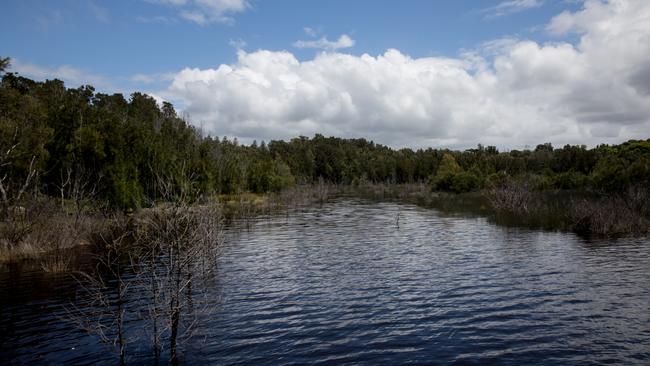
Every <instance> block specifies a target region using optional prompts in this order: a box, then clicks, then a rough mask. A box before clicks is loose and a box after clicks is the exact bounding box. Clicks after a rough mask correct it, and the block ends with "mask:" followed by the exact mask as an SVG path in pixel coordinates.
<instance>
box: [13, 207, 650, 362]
mask: <svg viewBox="0 0 650 366" xmlns="http://www.w3.org/2000/svg"><path fill="white" fill-rule="evenodd" d="M398 215H399V227H397V217H398ZM649 259H650V241H649V240H648V239H619V240H598V241H587V240H584V239H581V238H579V237H577V236H575V235H572V234H568V233H559V232H544V231H536V230H530V229H522V228H513V227H503V226H496V225H494V224H491V223H488V222H487V221H486V220H485V219H482V218H476V217H464V216H454V215H447V214H443V213H441V212H439V211H435V210H430V209H422V208H418V207H416V206H412V205H400V204H395V203H372V202H368V201H354V200H339V201H335V202H332V203H329V204H326V205H324V206H323V207H322V208H318V207H316V208H311V209H308V210H305V211H304V212H297V213H294V214H292V215H291V216H289V217H285V216H277V217H271V218H264V219H260V220H258V221H257V222H255V223H254V224H253V226H252V227H251V228H250V230H232V231H230V232H229V233H228V243H227V244H226V246H225V247H224V248H223V252H222V255H221V258H220V261H219V265H218V279H219V280H218V283H217V284H216V285H215V286H214V288H213V289H212V292H211V294H212V296H213V298H214V299H215V300H218V306H217V308H216V311H215V312H214V313H212V314H211V315H210V316H208V317H206V318H205V319H204V323H203V325H204V326H202V327H200V328H198V329H197V331H196V333H194V334H193V335H192V338H191V339H190V340H189V341H187V342H185V343H184V348H183V354H182V356H181V359H182V361H183V362H184V363H186V364H220V365H229V364H255V365H261V364H274V365H276V364H307V363H309V364H340V363H346V364H367V365H376V364H389V365H393V364H402V363H423V364H425V363H426V364H430V363H451V362H456V363H463V364H465V363H470V364H472V363H474V364H486V363H500V364H515V365H520V364H524V363H526V362H534V363H535V364H609V363H620V364H647V363H649V362H650V321H649V320H650V287H649V286H648V283H649V281H650V261H649ZM74 286H75V284H74V283H71V282H70V281H69V280H68V279H67V277H60V278H52V277H47V276H46V277H44V276H43V275H37V274H35V273H34V274H31V275H30V274H25V273H23V274H21V275H20V276H19V277H17V278H16V277H15V276H14V278H9V277H8V275H6V274H5V275H4V277H2V280H1V281H0V295H1V296H2V300H1V301H0V303H1V304H2V318H1V320H0V333H1V334H0V341H1V345H0V360H4V361H5V362H4V363H5V364H6V363H9V364H12V363H17V364H20V363H46V364H50V363H66V364H91V363H104V364H115V363H116V362H117V357H116V355H115V353H113V352H112V348H110V347H108V346H105V345H102V344H99V343H98V341H97V338H95V337H93V336H88V335H87V334H85V333H83V332H81V331H78V330H76V329H75V328H74V327H72V326H71V325H70V324H69V323H67V322H65V321H63V320H61V318H60V316H61V314H62V309H63V307H62V305H64V304H66V301H69V299H70V295H69V294H70V289H71V288H74ZM133 313H135V311H134V312H133ZM136 323H137V321H136V320H133V321H132V323H129V324H131V326H132V327H134V328H135V327H137V325H135V324H136ZM129 324H127V326H129ZM73 348H74V349H73ZM128 351H129V354H130V356H129V357H130V358H129V359H128V360H130V361H131V362H134V363H139V362H150V361H151V358H150V356H149V352H150V350H149V349H148V346H147V344H146V342H144V341H141V340H138V341H134V342H133V343H132V344H130V345H129V347H128Z"/></svg>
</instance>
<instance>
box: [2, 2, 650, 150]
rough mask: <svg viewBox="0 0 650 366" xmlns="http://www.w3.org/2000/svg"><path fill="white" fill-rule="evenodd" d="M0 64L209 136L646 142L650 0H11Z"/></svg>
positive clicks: (453, 142) (425, 142)
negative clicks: (179, 119)
mask: <svg viewBox="0 0 650 366" xmlns="http://www.w3.org/2000/svg"><path fill="white" fill-rule="evenodd" d="M2 7H3V11H2V12H0V56H9V57H11V58H12V59H13V67H12V69H10V71H13V72H18V73H20V74H22V75H25V76H29V77H33V78H36V79H39V80H44V79H47V78H55V77H56V78H61V79H63V80H64V81H66V82H67V83H68V85H69V86H71V87H72V86H78V85H80V84H85V83H89V84H93V85H95V86H96V87H97V89H98V90H102V91H107V92H124V93H126V94H128V93H130V92H132V91H135V90H141V91H145V92H148V93H151V94H152V95H154V96H155V97H156V98H158V99H165V100H169V101H172V102H173V103H174V104H175V105H176V106H177V107H178V109H180V110H182V111H183V112H184V113H186V115H188V116H189V120H190V122H191V123H194V124H196V125H201V126H202V127H203V129H204V131H207V132H209V133H211V134H213V135H215V136H224V135H226V136H230V137H238V139H239V140H240V141H244V142H250V141H253V140H258V141H260V140H270V139H288V138H292V137H295V136H299V135H304V136H312V135H313V134H315V133H322V134H324V135H334V136H340V137H366V138H369V139H372V140H374V141H376V142H380V143H384V144H388V145H390V146H394V147H405V146H408V147H427V146H432V147H452V148H469V147H473V146H476V144H478V143H482V144H484V145H497V146H499V147H502V148H523V147H526V146H535V145H536V144H538V143H542V142H552V143H553V144H554V145H563V144H566V143H570V144H587V145H590V146H593V145H595V144H598V143H603V142H604V143H618V142H621V141H625V140H627V139H631V138H643V139H646V138H649V137H650V1H648V0H584V1H577V0H571V1H569V0H555V1H553V0H506V1H470V0H466V1H453V2H451V1H449V2H438V1H428V0H427V1H424V0H422V1H415V0H414V1H394V2H388V1H386V2H377V1H374V0H358V1H343V0H328V1H318V2H317V1H301V0H293V1H291V0H288V1H268V0H267V1H262V0H258V1H255V0H121V1H100V0H95V1H90V0H88V1H84V0H61V1H46V0H40V1H38V0H7V1H5V2H4V3H3V5H2Z"/></svg>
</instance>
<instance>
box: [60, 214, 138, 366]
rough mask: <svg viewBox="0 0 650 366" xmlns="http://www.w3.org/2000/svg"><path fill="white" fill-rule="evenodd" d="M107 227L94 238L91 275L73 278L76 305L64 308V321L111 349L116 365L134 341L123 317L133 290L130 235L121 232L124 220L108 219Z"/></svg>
mask: <svg viewBox="0 0 650 366" xmlns="http://www.w3.org/2000/svg"><path fill="white" fill-rule="evenodd" d="M111 221H112V223H111V226H110V227H109V228H108V229H107V230H105V231H104V232H102V233H99V234H96V237H95V239H94V244H95V246H97V248H96V252H97V253H98V254H97V258H96V265H95V267H94V268H93V271H89V272H79V273H77V274H76V275H75V277H76V279H77V281H78V282H79V285H80V286H79V287H80V291H79V294H78V296H77V299H76V302H75V303H73V304H71V305H70V306H68V307H67V309H66V310H67V314H68V319H69V320H71V321H73V322H74V323H76V324H77V326H78V327H79V328H80V329H83V330H85V331H87V332H89V333H92V334H96V335H97V336H99V338H100V339H101V340H102V341H103V342H105V343H107V344H111V345H114V346H115V347H116V348H117V350H118V353H119V357H120V364H121V365H123V364H124V363H125V361H126V345H127V344H128V343H129V342H130V341H133V340H135V337H134V339H127V337H126V332H125V328H124V322H125V318H126V315H127V305H128V302H129V301H128V298H129V295H130V294H129V293H130V292H131V290H132V289H133V287H132V280H133V277H131V276H129V275H127V274H128V273H129V272H131V271H130V270H129V268H130V267H131V264H132V263H133V260H134V258H133V256H132V255H131V248H130V245H131V243H130V242H131V241H132V240H131V239H130V236H131V233H130V232H129V231H128V230H125V228H126V227H127V226H128V223H127V221H126V219H125V218H124V217H118V216H116V217H114V218H112V219H111Z"/></svg>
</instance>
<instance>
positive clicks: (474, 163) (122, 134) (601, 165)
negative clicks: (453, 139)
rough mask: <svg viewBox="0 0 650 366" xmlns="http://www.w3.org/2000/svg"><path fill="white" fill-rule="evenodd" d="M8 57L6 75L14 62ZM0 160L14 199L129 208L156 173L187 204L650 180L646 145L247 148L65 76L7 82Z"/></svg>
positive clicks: (315, 141) (350, 143)
mask: <svg viewBox="0 0 650 366" xmlns="http://www.w3.org/2000/svg"><path fill="white" fill-rule="evenodd" d="M1 60H2V62H3V65H5V66H3V67H6V63H8V61H9V60H8V59H1ZM0 152H2V154H3V155H1V156H0V159H2V160H1V161H0V179H3V181H2V183H3V187H5V188H7V191H8V192H14V193H16V192H20V191H21V188H23V187H26V185H25V182H26V181H28V182H29V183H30V184H29V187H26V189H25V190H24V191H25V192H26V191H30V192H32V191H38V192H41V193H45V194H47V195H52V196H57V197H59V196H61V194H63V197H60V198H61V199H65V198H69V197H67V195H68V193H65V192H63V191H64V190H63V189H62V187H63V185H64V184H63V183H64V182H62V180H63V178H64V177H68V176H70V177H74V178H75V179H74V180H75V181H78V180H80V177H83V179H84V180H85V185H84V186H86V187H90V188H92V190H93V192H96V198H97V199H100V200H102V201H106V202H108V203H109V204H110V205H112V206H113V207H115V208H121V209H129V208H135V207H140V206H149V205H151V204H152V203H153V202H156V201H157V200H160V199H161V197H159V195H158V193H157V187H156V182H157V181H158V178H159V177H160V176H163V177H174V176H187V177H191V181H192V187H185V186H184V185H186V184H187V182H184V181H183V180H182V179H172V180H170V181H171V183H170V184H171V185H172V186H173V187H170V190H171V191H177V192H178V191H187V192H191V194H187V195H186V196H185V197H186V198H187V199H188V200H190V201H192V200H197V199H200V198H201V197H208V196H210V195H215V194H232V193H240V192H246V191H249V192H253V193H264V192H270V191H276V192H277V191H280V190H283V189H285V188H287V187H290V186H292V185H294V184H314V183H317V182H320V181H324V182H325V183H332V184H353V183H357V184H358V183H359V182H365V183H396V184H403V183H422V182H426V181H427V180H428V181H429V183H430V186H431V188H432V189H434V190H441V191H449V192H468V191H473V190H478V189H482V188H489V187H494V186H495V185H498V184H501V183H502V182H503V181H504V179H506V178H517V179H528V180H530V181H531V187H532V188H533V189H538V190H539V189H591V190H602V191H607V192H616V191H624V190H626V189H627V187H629V186H630V185H642V184H650V141H628V142H626V143H623V144H621V145H615V146H608V145H601V146H598V147H596V148H593V149H587V148H586V147H585V146H571V145H566V146H564V147H562V148H554V147H553V146H552V145H551V144H549V143H545V144H540V145H538V146H537V147H536V148H535V149H534V150H512V151H507V152H499V150H497V148H496V147H494V146H488V147H484V146H483V145H480V144H479V145H478V147H477V148H476V149H468V150H465V151H449V150H442V149H434V148H427V149H417V150H413V149H408V148H404V149H392V148H390V147H387V146H384V145H380V144H377V143H375V142H373V141H368V140H366V139H363V138H361V139H341V138H336V137H325V136H323V135H320V134H316V135H315V136H314V137H313V138H308V137H304V136H300V137H297V138H294V139H291V140H289V141H270V142H268V143H266V142H264V141H262V142H260V143H259V144H258V143H257V142H256V143H254V144H252V145H250V146H248V145H243V144H239V143H238V141H237V140H236V139H232V140H231V139H228V138H226V137H222V138H219V137H217V136H203V135H202V133H201V131H199V130H198V129H196V128H195V127H193V126H192V125H190V124H189V123H187V121H185V120H184V119H182V118H181V117H179V116H178V114H177V113H176V111H175V110H174V107H173V106H172V105H171V104H169V103H163V105H162V106H161V107H159V106H158V104H157V103H156V101H155V100H154V99H153V98H152V97H150V96H148V95H145V94H141V93H134V94H132V95H131V96H130V98H129V99H127V98H125V97H124V96H123V95H122V94H113V95H107V94H103V93H97V92H95V90H94V88H92V87H91V86H82V87H79V88H72V89H69V88H66V87H65V85H64V84H63V82H61V81H59V80H48V81H45V82H36V81H33V80H30V79H28V78H24V77H22V76H19V75H17V74H14V73H10V72H9V73H5V74H4V75H3V77H2V83H1V84H0ZM6 152H10V153H6ZM179 172H180V173H179ZM30 176H31V179H27V178H30ZM3 177H4V178H3ZM188 188H191V189H188ZM61 192H63V193H61ZM16 196H17V194H16ZM25 196H26V195H22V196H21V197H22V198H24V197H25ZM9 201H11V200H10V198H9V197H8V198H7V202H9ZM16 203H17V202H11V203H7V204H6V206H9V205H13V204H16Z"/></svg>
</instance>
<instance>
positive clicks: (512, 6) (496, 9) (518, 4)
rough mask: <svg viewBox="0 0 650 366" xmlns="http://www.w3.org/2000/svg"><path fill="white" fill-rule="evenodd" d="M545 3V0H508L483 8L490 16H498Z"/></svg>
mask: <svg viewBox="0 0 650 366" xmlns="http://www.w3.org/2000/svg"><path fill="white" fill-rule="evenodd" d="M543 4H544V2H543V0H507V1H502V2H500V3H499V4H497V5H496V6H492V7H489V8H487V9H483V13H485V14H486V17H488V18H496V17H501V16H504V15H509V14H514V13H519V12H521V11H524V10H529V9H534V8H539V7H541V6H542V5H543Z"/></svg>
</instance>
